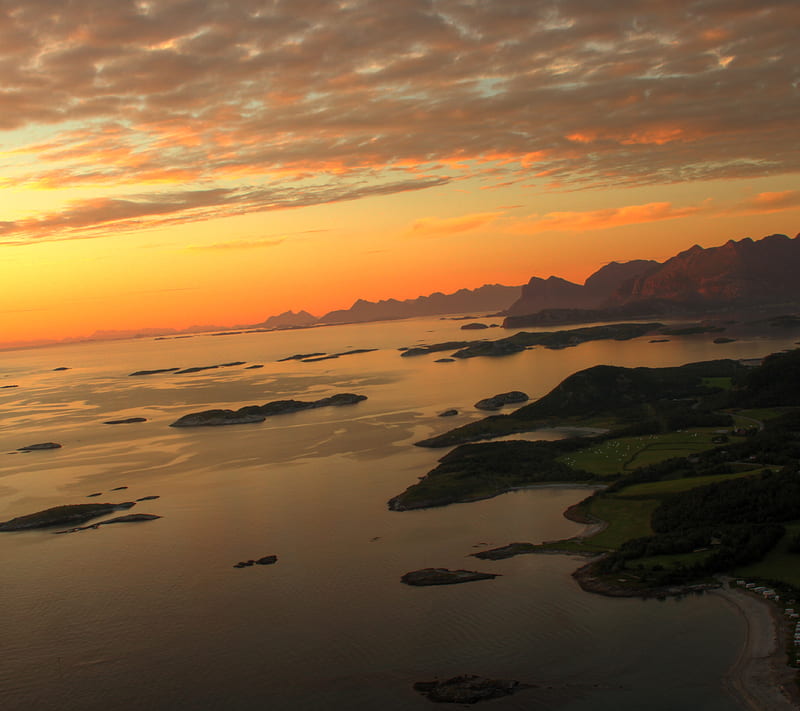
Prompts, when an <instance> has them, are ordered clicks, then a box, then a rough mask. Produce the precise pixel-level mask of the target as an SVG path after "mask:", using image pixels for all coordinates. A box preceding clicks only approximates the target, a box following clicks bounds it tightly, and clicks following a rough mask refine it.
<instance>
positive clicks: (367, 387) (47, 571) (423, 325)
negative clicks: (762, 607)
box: [0, 317, 796, 711]
mask: <svg viewBox="0 0 800 711" xmlns="http://www.w3.org/2000/svg"><path fill="white" fill-rule="evenodd" d="M483 321H484V323H486V324H490V323H492V319H484V320H483ZM463 323H464V322H463V321H458V320H453V319H443V318H438V317H436V318H420V319H410V320H404V321H394V322H382V323H371V324H357V325H340V326H329V327H318V328H309V329H303V330H290V331H275V332H261V333H239V334H233V335H211V334H202V335H194V336H192V337H170V338H159V339H156V338H141V339H132V340H124V341H110V342H86V343H79V344H71V345H60V346H53V347H47V348H38V349H28V350H16V351H5V352H2V353H0V386H9V385H16V386H17V387H2V388H0V520H7V519H10V518H12V517H15V516H20V515H24V514H28V513H32V512H35V511H39V510H42V509H45V508H48V507H51V506H57V505H61V504H78V503H88V502H124V501H135V500H136V499H140V498H142V497H146V496H157V497H158V498H156V499H151V500H146V501H140V502H138V503H136V506H135V507H134V508H133V509H131V510H130V513H136V512H138V513H149V514H155V515H158V516H160V517H161V518H160V519H157V520H153V521H146V522H138V523H126V524H115V525H108V526H101V527H99V528H97V529H88V530H85V531H79V532H75V533H70V534H66V535H54V533H53V531H52V530H31V531H20V532H6V533H0V610H2V622H0V630H2V654H0V708H2V709H4V710H5V711H16V710H18V709H25V710H26V711H27V710H29V709H36V710H37V711H49V710H50V709H53V710H58V711H62V710H63V711H68V710H72V709H76V710H78V709H80V710H81V711H94V710H99V709H103V710H107V709H115V710H117V711H128V710H131V711H132V710H134V709H136V710H137V711H138V710H139V709H142V708H153V709H176V708H180V709H183V710H191V709H197V710H198V711H201V710H202V711H206V710H208V711H212V710H213V711H222V710H225V711H239V710H242V711H249V710H250V709H254V710H255V709H269V710H270V711H327V710H329V709H332V710H338V709H358V710H361V709H363V710H365V711H371V710H373V709H374V710H376V711H378V710H380V711H411V710H414V709H427V708H430V704H431V702H430V701H429V700H428V699H426V698H425V697H423V696H422V695H420V694H419V693H418V692H417V691H415V690H414V688H413V685H414V683H415V682H417V681H430V680H433V679H445V678H448V677H451V676H455V675H459V674H479V675H482V676H486V677H493V678H503V679H516V680H519V681H522V682H526V683H529V684H533V685H536V686H535V688H530V689H527V690H525V691H523V692H520V693H518V694H516V695H514V696H509V697H505V698H501V699H496V700H492V701H490V702H487V703H486V705H487V707H493V708H496V709H498V710H500V709H553V710H558V711H606V710H608V711H612V710H613V711H640V710H641V709H643V708H647V709H648V710H649V711H675V710H676V709H693V710H695V711H732V710H736V709H740V708H743V707H740V706H739V705H738V703H737V702H736V701H735V700H734V699H732V698H731V697H729V696H728V695H727V694H726V692H725V690H724V688H723V683H722V680H723V677H724V675H725V674H726V672H727V671H728V669H729V668H730V667H731V665H732V664H733V662H734V661H735V659H736V658H737V655H738V654H739V652H740V650H741V647H742V644H743V642H744V639H745V634H746V625H745V622H744V620H743V619H741V618H740V617H739V616H738V615H737V613H735V612H734V611H733V610H732V609H731V608H730V607H728V606H726V605H724V604H721V602H720V600H718V599H714V598H713V597H712V596H691V597H687V598H684V599H680V600H675V599H669V600H665V601H658V600H647V601H642V600H636V599H634V600H628V599H614V598H606V597H601V596H598V595H592V594H589V593H585V592H583V591H582V590H581V589H580V588H579V587H578V586H577V584H576V583H575V582H574V580H573V578H572V577H571V573H572V572H573V571H574V570H575V569H576V568H577V567H578V566H579V565H581V564H582V561H581V560H580V559H578V558H575V557H570V556H566V555H523V556H518V557H515V558H511V559H507V560H501V561H481V560H478V559H475V558H472V557H470V554H471V553H474V552H476V551H478V550H481V549H483V548H486V547H493V546H499V545H504V544H506V543H509V542H512V541H530V542H533V543H537V542H541V541H546V540H555V539H561V538H564V537H567V536H571V535H574V534H577V533H579V532H581V531H582V530H583V526H581V525H580V524H576V523H574V522H571V521H568V520H567V519H565V518H564V517H563V515H562V513H563V511H564V510H565V509H566V508H567V507H568V506H569V505H571V504H574V503H576V502H578V501H580V500H581V499H582V498H584V497H585V496H586V495H587V494H588V493H590V492H588V491H587V490H586V489H582V488H579V487H561V488H560V487H539V488H530V489H524V490H520V491H514V492H511V493H507V494H504V495H502V496H498V497H495V498H492V499H488V500H484V501H478V502H472V503H467V504H456V505H451V506H447V507H442V508H434V509H428V510H420V511H406V512H393V511H390V510H388V508H387V501H388V500H389V499H390V498H391V497H392V496H394V495H396V494H398V493H400V492H401V491H403V490H404V489H405V488H406V487H407V486H409V485H411V484H413V483H414V482H415V481H416V480H417V479H418V478H419V477H421V476H424V475H425V474H426V472H428V471H429V470H430V469H432V468H433V467H434V466H435V465H436V462H437V460H438V459H439V458H440V457H442V456H443V455H444V454H445V453H446V450H431V449H424V448H419V447H415V446H414V442H416V441H418V440H420V439H423V438H425V437H429V436H431V435H433V434H436V433H439V432H443V431H445V430H447V429H450V428H452V427H455V426H457V425H460V424H464V423H466V422H469V421H472V420H475V419H478V418H480V417H482V416H483V415H484V413H481V412H480V411H478V410H476V409H475V407H474V403H476V402H477V401H478V400H480V399H482V398H485V397H488V396H491V395H494V394H497V393H501V392H505V391H509V390H523V391H525V392H526V393H528V395H529V396H530V397H531V398H532V399H533V398H538V397H540V396H542V395H544V394H546V393H547V392H548V391H549V390H551V389H552V388H553V387H554V386H555V385H557V384H558V383H559V382H560V381H561V380H562V379H563V378H565V377H566V376H568V375H570V374H571V373H573V372H575V371H577V370H580V369H582V368H586V367H589V366H593V365H597V364H614V365H623V366H667V365H679V364H683V363H687V362H693V361H700V360H709V359H716V358H748V359H750V358H761V357H763V356H765V355H767V354H769V353H771V352H775V351H778V350H781V349H784V348H788V347H792V345H793V342H794V338H793V334H787V333H786V332H785V331H784V332H777V331H776V332H775V333H773V334H772V335H770V337H759V336H753V337H751V338H744V339H740V340H737V341H735V342H732V343H725V344H714V343H713V335H709V334H700V335H695V336H684V337H680V338H678V337H674V338H672V339H671V340H669V341H667V342H661V343H653V342H651V340H652V337H643V338H637V339H633V340H630V341H596V342H592V343H584V344H582V345H579V346H577V347H573V348H567V349H563V350H548V349H545V348H533V349H530V350H527V351H524V352H522V353H518V354H516V355H513V356H508V357H503V358H473V359H469V360H457V361H455V362H446V363H437V362H436V360H437V359H438V358H440V357H442V356H446V355H447V353H439V354H434V355H428V356H420V357H411V358H403V357H401V351H400V350H399V349H400V348H404V347H409V346H415V345H420V344H424V343H438V342H442V341H448V340H460V339H463V340H471V339H476V338H480V337H486V338H500V337H502V336H504V335H508V332H504V331H503V330H502V329H500V328H496V329H491V330H486V331H463V330H461V329H460V326H461V325H463ZM794 337H796V334H794ZM354 349H375V350H372V351H370V352H367V353H357V354H351V355H343V356H340V357H339V358H336V359H330V360H323V361H317V362H308V363H304V362H299V361H297V360H287V361H282V362H280V361H281V359H283V358H286V357H288V356H291V355H293V354H298V353H315V352H323V353H328V354H333V353H342V352H345V351H350V350H354ZM236 362H241V363H242V364H241V365H225V366H224V367H219V368H214V369H209V370H202V371H199V372H195V373H190V374H178V373H177V372H175V371H172V372H168V373H161V374H153V375H146V376H131V375H130V374H131V373H133V372H135V371H140V370H156V369H165V368H192V367H202V366H210V365H221V364H227V363H236ZM253 365H262V366H263V367H260V368H251V367H250V366H253ZM341 392H352V393H358V394H363V395H366V396H367V398H368V399H367V400H365V401H363V402H361V403H359V404H356V405H351V406H345V407H328V408H320V409H314V410H308V411H304V412H297V413H293V414H287V415H281V416H275V417H272V418H269V419H267V420H266V421H265V422H263V423H258V424H247V425H235V426H226V427H199V428H186V429H179V428H173V427H170V426H169V425H170V423H172V422H173V421H175V420H176V419H178V418H179V417H180V416H182V415H184V414H187V413H190V412H197V411H200V410H206V409H211V408H232V409H236V408H239V407H242V406H244V405H251V404H263V403H266V402H270V401H273V400H281V399H298V400H316V399H319V398H322V397H326V396H329V395H333V394H336V393H341ZM449 408H455V409H458V411H459V414H458V415H457V416H455V417H448V418H442V417H439V413H441V412H442V411H444V410H446V409H449ZM130 417H143V418H146V421H145V422H138V423H130V424H115V425H109V424H104V423H105V422H106V421H108V420H115V419H125V418H130ZM526 436H527V437H528V438H532V439H536V438H540V439H555V438H558V437H560V436H563V433H562V432H559V431H557V430H542V431H539V432H535V433H531V434H529V435H526ZM48 441H52V442H57V443H60V444H61V445H62V447H61V448H60V449H53V450H46V451H34V452H28V453H24V452H18V451H17V450H18V449H19V448H20V447H25V446H28V445H31V444H36V443H40V442H48ZM118 487H127V488H124V489H120V488H118ZM114 489H117V490H116V491H113V490H114ZM92 494H100V495H99V496H91V495H92ZM123 513H128V512H123ZM267 555H276V556H277V557H278V560H277V563H275V564H274V565H263V566H262V565H255V566H250V567H245V568H235V567H234V565H235V564H236V563H237V562H238V561H242V560H249V559H257V558H260V557H262V556H267ZM425 567H447V568H453V569H458V568H467V569H471V570H480V571H486V572H492V573H498V574H499V575H500V576H499V577H497V578H495V579H494V580H486V581H478V582H472V583H466V584H461V585H450V586H437V587H409V586H407V585H404V584H402V583H401V581H400V578H401V576H402V575H403V574H404V573H406V572H408V571H411V570H416V569H419V568H425Z"/></svg>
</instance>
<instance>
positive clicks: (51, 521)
mask: <svg viewBox="0 0 800 711" xmlns="http://www.w3.org/2000/svg"><path fill="white" fill-rule="evenodd" d="M134 505H135V504H134V502H133V501H125V502H123V503H121V504H105V503H103V504H68V505H66V506H53V507H52V508H49V509H44V510H43V511H37V512H36V513H32V514H27V515H25V516H17V518H12V519H9V520H8V521H2V522H0V531H23V530H25V529H29V528H45V527H47V526H65V525H69V524H74V523H83V522H84V521H88V520H90V519H93V518H97V517H98V516H105V515H106V514H108V513H111V512H112V511H118V510H119V509H129V508H131V506H134Z"/></svg>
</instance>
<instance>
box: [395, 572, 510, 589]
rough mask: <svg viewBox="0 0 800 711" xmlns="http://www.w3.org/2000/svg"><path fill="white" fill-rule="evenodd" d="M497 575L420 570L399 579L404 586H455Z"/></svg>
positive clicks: (490, 578) (488, 578)
mask: <svg viewBox="0 0 800 711" xmlns="http://www.w3.org/2000/svg"><path fill="white" fill-rule="evenodd" d="M497 577H499V574H498V573H479V572H477V571H474V570H448V569H447V568H422V569H421V570H413V571H411V572H410V573H406V574H405V575H403V577H401V578H400V580H401V581H402V582H404V583H405V584H406V585H415V586H426V585H457V584H458V583H470V582H472V581H473V580H492V579H493V578H497Z"/></svg>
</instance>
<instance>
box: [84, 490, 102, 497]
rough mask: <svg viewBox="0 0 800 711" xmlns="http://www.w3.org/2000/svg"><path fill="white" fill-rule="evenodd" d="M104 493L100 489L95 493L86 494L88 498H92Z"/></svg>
mask: <svg viewBox="0 0 800 711" xmlns="http://www.w3.org/2000/svg"><path fill="white" fill-rule="evenodd" d="M102 493H103V492H102V491H98V492H96V493H94V494H86V498H87V499H91V498H92V497H93V496H101V495H102Z"/></svg>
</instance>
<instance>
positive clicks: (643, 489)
mask: <svg viewBox="0 0 800 711" xmlns="http://www.w3.org/2000/svg"><path fill="white" fill-rule="evenodd" d="M760 471H762V470H761V469H749V470H747V471H742V472H736V473H735V474H717V475H714V476H697V477H687V478H685V479H668V480H667V481H653V482H650V483H647V484H634V485H633V486H628V487H625V488H624V489H623V490H622V491H620V492H619V493H618V494H616V496H617V497H618V498H622V499H625V498H630V497H636V498H642V497H645V498H647V497H654V498H660V497H662V496H664V495H666V494H677V493H679V492H682V491H689V489H694V488H695V487H698V486H705V485H706V484H715V483H717V482H720V481H726V480H728V479H738V478H740V477H743V476H753V475H754V474H758V473H759V472H760Z"/></svg>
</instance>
